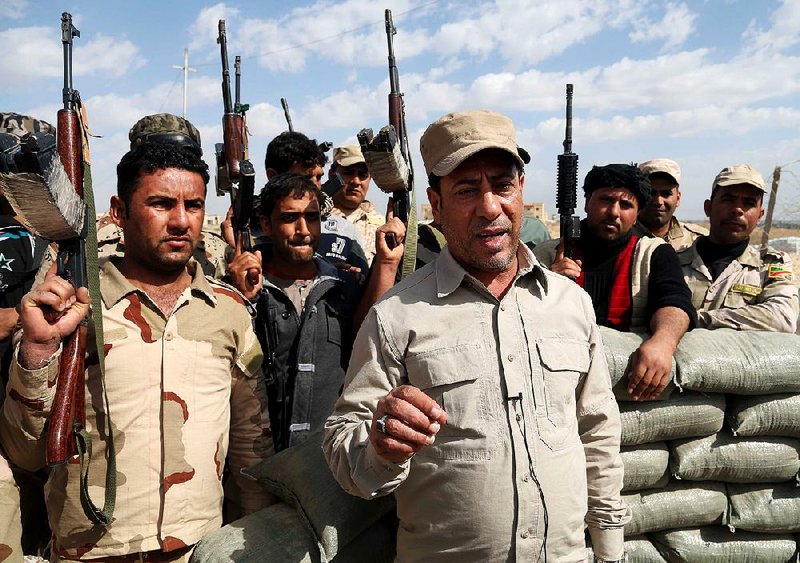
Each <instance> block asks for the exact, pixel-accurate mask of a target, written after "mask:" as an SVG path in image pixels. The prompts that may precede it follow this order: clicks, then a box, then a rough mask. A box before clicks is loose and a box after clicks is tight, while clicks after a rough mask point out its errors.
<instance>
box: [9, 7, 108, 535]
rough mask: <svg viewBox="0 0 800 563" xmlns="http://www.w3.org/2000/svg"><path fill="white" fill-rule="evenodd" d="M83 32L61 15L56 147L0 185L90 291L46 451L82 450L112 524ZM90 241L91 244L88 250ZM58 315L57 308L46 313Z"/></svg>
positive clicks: (89, 510)
mask: <svg viewBox="0 0 800 563" xmlns="http://www.w3.org/2000/svg"><path fill="white" fill-rule="evenodd" d="M74 37H80V32H79V31H78V30H77V29H76V28H75V26H74V25H73V24H72V16H71V15H70V14H68V13H66V12H64V13H63V14H62V15H61V42H62V44H63V46H64V89H63V102H64V108H63V109H61V110H59V111H58V130H57V135H56V145H57V147H58V151H57V152H58V154H54V155H53V157H52V160H50V161H49V162H47V163H46V167H45V169H44V170H42V173H41V174H36V173H21V174H12V175H3V176H2V177H0V187H2V189H3V192H4V194H5V195H6V196H7V198H8V200H9V203H11V205H12V207H13V208H14V209H15V211H16V212H17V213H18V214H19V215H20V216H21V217H22V220H23V223H24V224H25V225H26V226H27V227H28V228H29V229H30V230H32V231H33V232H35V233H37V234H39V235H40V236H42V237H44V238H46V239H49V240H54V241H58V248H59V251H58V256H57V258H56V266H57V273H58V275H59V276H61V277H62V278H64V279H65V280H67V281H69V282H70V283H71V284H72V286H73V287H74V288H75V289H76V290H77V289H78V288H81V287H86V288H88V290H89V294H90V295H91V297H92V302H93V304H94V305H93V307H92V312H91V315H92V320H93V321H94V338H93V339H92V340H91V343H90V344H91V345H90V346H89V350H88V352H89V354H88V355H87V333H88V332H89V319H88V315H87V317H86V318H84V319H83V320H82V321H81V323H80V325H78V328H77V329H76V330H75V331H74V332H73V333H72V334H71V335H69V336H67V337H66V338H65V339H64V342H63V350H62V353H61V357H60V363H59V370H58V379H57V382H56V390H55V396H54V398H53V405H52V407H51V411H50V418H49V420H48V433H47V444H46V455H47V463H48V465H50V466H51V467H52V466H58V465H62V464H64V463H66V462H67V461H68V460H69V459H70V458H71V457H73V456H75V455H78V457H79V462H80V502H81V506H82V507H83V510H84V513H85V514H86V516H87V517H88V518H89V519H90V520H91V521H92V523H94V524H97V525H101V526H108V525H109V524H110V523H111V521H112V519H113V513H114V504H115V500H116V451H115V447H114V435H113V431H112V427H111V419H110V413H109V405H108V397H107V395H106V391H105V382H104V381H103V374H104V372H105V369H104V368H105V366H104V363H105V362H104V357H105V353H104V347H103V339H102V335H103V316H102V306H101V299H100V289H99V288H100V283H99V275H98V266H97V234H96V232H95V228H94V224H95V214H94V197H93V195H92V187H91V186H92V182H91V172H90V166H89V152H88V143H87V130H86V119H85V112H84V108H83V105H82V103H81V98H80V94H79V93H78V91H77V90H75V89H74V88H73V87H72V39H73V38H74ZM87 247H88V251H87ZM49 314H50V316H52V317H56V316H57V313H56V312H55V311H53V312H51V313H49ZM95 361H96V362H97V363H98V364H99V373H100V379H101V385H102V389H103V404H104V409H105V420H104V423H105V424H104V426H105V428H104V429H103V422H101V416H100V415H101V413H100V412H99V411H98V413H97V415H98V416H97V418H98V420H97V421H96V424H97V426H98V431H99V432H105V434H106V439H105V442H106V452H105V453H106V458H107V462H106V480H105V503H104V506H103V508H102V510H101V509H98V508H97V507H96V506H95V505H94V503H92V501H91V499H90V498H89V491H88V473H89V464H90V462H91V456H92V443H91V438H90V436H89V434H88V432H87V431H86V429H85V426H86V405H85V397H86V383H85V371H84V370H85V364H91V363H94V362H95Z"/></svg>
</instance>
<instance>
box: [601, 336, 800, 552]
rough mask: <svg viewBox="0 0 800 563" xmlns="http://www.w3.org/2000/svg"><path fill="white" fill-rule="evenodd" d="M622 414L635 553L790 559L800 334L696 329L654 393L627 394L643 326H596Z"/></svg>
mask: <svg viewBox="0 0 800 563" xmlns="http://www.w3.org/2000/svg"><path fill="white" fill-rule="evenodd" d="M601 331H602V335H603V342H604V345H605V348H606V356H607V359H608V363H609V371H610V373H611V378H612V382H613V383H614V392H615V395H616V397H617V400H618V402H619V408H620V415H621V418H622V460H623V463H624V465H625V481H624V489H623V496H624V498H625V501H626V502H627V503H628V505H629V506H630V508H631V512H632V519H631V522H630V523H629V524H628V525H627V526H626V528H625V537H626V551H627V553H628V557H629V560H630V561H632V562H633V561H641V562H645V561H646V562H663V561H689V562H694V561H731V562H733V561H795V560H797V553H798V541H800V535H799V534H800V487H798V472H799V471H800V336H797V335H791V334H775V333H766V332H739V331H734V330H713V331H710V330H694V331H692V332H690V333H688V334H686V336H684V338H683V340H682V341H681V343H680V345H679V347H678V350H677V351H676V353H675V356H674V362H673V374H672V376H673V377H672V384H671V385H670V386H669V387H668V388H667V389H666V390H665V392H664V393H663V394H662V396H661V398H660V400H658V401H651V402H645V403H637V402H632V401H631V400H630V397H629V396H628V395H627V392H626V391H625V387H626V384H627V380H626V377H625V375H626V372H627V368H628V362H629V358H630V355H631V354H632V353H633V351H634V350H636V348H638V347H639V345H640V344H641V343H642V341H643V337H641V336H639V335H635V334H630V333H620V332H616V331H614V330H611V329H605V328H601Z"/></svg>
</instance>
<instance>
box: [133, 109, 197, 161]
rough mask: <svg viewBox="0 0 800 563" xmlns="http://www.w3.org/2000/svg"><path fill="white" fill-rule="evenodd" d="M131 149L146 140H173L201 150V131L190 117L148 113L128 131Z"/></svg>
mask: <svg viewBox="0 0 800 563" xmlns="http://www.w3.org/2000/svg"><path fill="white" fill-rule="evenodd" d="M128 139H130V141H131V149H133V148H134V147H136V146H137V145H139V144H141V143H144V142H148V141H149V142H153V141H156V142H172V143H178V144H181V145H188V146H191V147H193V148H195V149H197V150H199V151H200V153H201V154H202V152H203V150H202V148H201V142H200V131H198V130H197V127H195V126H194V125H192V124H191V122H189V120H188V119H184V118H183V117H178V116H177V115H172V114H171V113H156V114H153V115H147V116H145V117H143V118H141V119H140V120H139V121H137V122H136V123H135V124H134V126H133V127H131V130H130V132H129V133H128Z"/></svg>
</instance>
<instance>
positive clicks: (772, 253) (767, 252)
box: [761, 246, 787, 263]
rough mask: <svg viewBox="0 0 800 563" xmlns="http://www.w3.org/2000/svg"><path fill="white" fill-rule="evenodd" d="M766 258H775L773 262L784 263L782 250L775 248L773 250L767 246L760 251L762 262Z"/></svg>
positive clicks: (784, 255)
mask: <svg viewBox="0 0 800 563" xmlns="http://www.w3.org/2000/svg"><path fill="white" fill-rule="evenodd" d="M767 256H769V257H770V258H775V259H776V260H774V261H775V262H781V263H783V262H786V257H787V255H786V253H785V252H784V251H782V250H778V249H777V248H773V247H771V246H767V247H766V248H765V249H763V250H762V251H761V258H762V260H766V258H767Z"/></svg>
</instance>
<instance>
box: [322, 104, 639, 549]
mask: <svg viewBox="0 0 800 563" xmlns="http://www.w3.org/2000/svg"><path fill="white" fill-rule="evenodd" d="M515 137H516V135H515V131H514V126H513V124H512V123H511V120H510V119H508V118H507V117H504V116H502V115H499V114H496V113H492V112H488V111H475V112H469V113H455V114H448V115H446V116H444V117H442V118H440V119H439V120H437V121H436V122H434V123H433V124H432V125H430V126H429V127H428V129H427V130H426V132H425V134H424V135H423V136H422V139H421V141H420V146H421V151H422V157H423V161H424V163H425V169H426V172H427V173H428V175H429V176H428V178H429V185H430V186H431V187H430V188H429V189H428V197H429V198H430V201H431V206H432V208H433V212H434V218H435V219H436V222H437V223H438V224H440V225H441V226H442V230H443V233H444V236H445V237H446V239H447V243H448V244H447V246H446V247H445V248H444V249H443V250H442V252H441V253H440V255H439V256H438V258H437V259H436V260H435V261H433V262H431V263H430V264H428V265H426V266H425V267H423V268H422V269H421V270H418V271H416V272H415V273H414V274H413V275H411V276H409V277H408V278H406V279H404V280H403V281H402V282H400V283H399V284H398V285H397V286H395V287H394V288H393V289H392V290H391V291H389V292H388V293H387V294H386V296H385V297H384V298H383V299H382V300H381V301H380V302H378V303H377V304H376V305H375V306H374V307H373V308H372V309H371V311H370V313H369V315H368V317H367V319H366V320H365V321H364V324H363V325H362V328H361V331H360V332H359V335H358V337H357V340H356V343H355V347H354V349H353V356H352V358H351V362H350V367H349V370H348V373H347V379H346V382H345V388H344V391H343V394H342V397H341V398H340V399H339V401H338V403H337V405H336V410H335V411H334V413H333V414H332V415H331V417H330V418H329V419H328V422H327V423H326V432H325V438H324V445H323V448H324V450H325V455H326V457H327V459H328V463H329V465H330V467H331V470H332V472H333V474H334V476H335V478H336V479H337V480H338V481H339V483H340V484H341V485H342V487H343V488H344V489H345V490H346V491H348V492H350V493H352V494H354V495H358V496H361V497H364V498H368V499H369V498H374V497H376V496H382V495H387V494H390V493H394V494H395V497H396V499H397V515H398V517H399V519H400V527H399V531H398V537H397V560H398V561H423V560H424V561H459V562H460V561H507V560H511V561H538V560H542V559H544V558H545V557H546V558H547V559H549V560H551V561H556V560H570V561H582V560H585V557H586V552H585V546H584V529H585V527H588V530H589V533H590V534H591V536H592V541H593V546H594V552H595V555H596V556H597V557H598V559H599V560H604V561H615V560H619V559H621V558H622V557H623V527H624V525H625V523H626V522H627V521H628V519H629V512H628V509H627V507H626V506H625V505H624V504H623V502H622V500H621V499H620V494H619V493H620V489H621V487H622V462H621V459H620V456H619V441H620V418H619V411H618V409H617V404H616V402H615V400H614V397H613V395H612V393H611V384H610V380H609V375H608V367H607V365H606V361H605V354H604V352H603V345H602V342H601V340H600V336H599V334H598V330H597V326H596V324H595V323H594V312H593V308H592V304H591V303H590V301H589V298H588V296H587V295H586V294H585V293H584V292H583V291H581V290H580V289H579V288H578V287H577V286H576V285H575V284H574V283H573V282H571V281H569V280H567V279H566V278H564V277H562V276H559V275H557V274H554V273H551V272H549V271H547V270H545V269H544V268H542V267H541V266H540V265H539V264H538V262H537V261H536V259H535V258H534V257H533V254H532V253H531V252H530V251H529V250H528V248H527V247H526V246H525V245H521V244H519V229H520V222H521V217H522V214H523V206H522V190H523V185H524V175H523V160H522V158H521V157H520V155H519V153H518V150H517V144H516V140H515Z"/></svg>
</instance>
